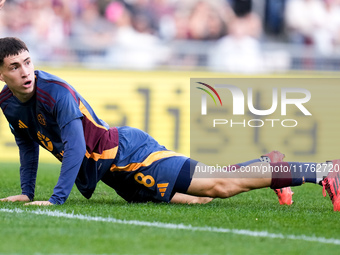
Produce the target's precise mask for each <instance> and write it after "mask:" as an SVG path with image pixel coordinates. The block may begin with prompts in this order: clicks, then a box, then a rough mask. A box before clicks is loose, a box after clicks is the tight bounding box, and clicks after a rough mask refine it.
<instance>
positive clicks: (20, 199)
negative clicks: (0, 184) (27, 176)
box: [0, 195, 30, 202]
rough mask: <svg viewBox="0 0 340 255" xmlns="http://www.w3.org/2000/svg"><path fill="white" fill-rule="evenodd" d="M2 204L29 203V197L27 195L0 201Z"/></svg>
mask: <svg viewBox="0 0 340 255" xmlns="http://www.w3.org/2000/svg"><path fill="white" fill-rule="evenodd" d="M0 201H1V202H28V201H30V199H29V197H28V196H26V195H16V196H10V197H5V198H2V199H0Z"/></svg>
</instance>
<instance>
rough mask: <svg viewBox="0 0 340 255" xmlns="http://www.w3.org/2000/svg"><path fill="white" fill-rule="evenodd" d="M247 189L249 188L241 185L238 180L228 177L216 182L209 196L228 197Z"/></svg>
mask: <svg viewBox="0 0 340 255" xmlns="http://www.w3.org/2000/svg"><path fill="white" fill-rule="evenodd" d="M249 190H250V189H249V188H247V187H244V186H243V185H242V182H241V181H240V180H238V179H229V180H228V181H227V182H217V183H216V184H215V185H214V188H213V189H212V190H211V193H212V194H211V197H214V198H228V197H232V196H234V195H236V194H239V193H242V192H247V191H249Z"/></svg>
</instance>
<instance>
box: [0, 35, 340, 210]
mask: <svg viewBox="0 0 340 255" xmlns="http://www.w3.org/2000/svg"><path fill="white" fill-rule="evenodd" d="M0 80H2V81H4V82H5V83H6V84H7V85H5V87H4V88H3V90H2V91H1V93H0V107H1V109H2V111H3V113H4V115H5V117H6V118H7V120H8V122H9V126H10V129H11V131H12V133H13V134H14V137H15V140H16V143H17V145H18V147H19V152H20V165H21V166H20V181H21V189H22V193H21V194H20V195H16V196H10V197H6V198H3V199H1V201H12V202H14V201H26V202H29V203H26V204H27V205H52V204H63V203H64V202H65V201H66V199H67V198H68V196H69V194H70V192H71V189H72V187H73V185H74V184H76V186H77V188H78V190H79V191H80V192H81V194H82V195H83V196H85V197H86V198H90V197H91V196H92V194H93V192H94V190H95V188H96V185H97V183H98V182H99V181H103V182H104V183H105V184H107V185H108V186H110V187H112V188H113V189H115V191H116V192H117V193H118V195H120V196H121V197H123V198H124V199H125V200H127V201H128V202H146V201H153V202H175V203H194V202H197V203H205V202H209V201H210V200H211V199H212V198H228V197H231V196H234V195H237V194H239V193H242V192H246V191H250V190H252V189H259V188H264V187H271V188H272V189H280V188H284V187H289V186H296V185H301V184H303V183H304V182H313V183H319V182H321V181H322V185H324V187H325V188H326V189H327V191H328V193H329V195H330V197H331V199H332V202H333V204H334V210H340V208H339V201H340V200H339V197H340V196H339V193H338V191H339V189H338V188H339V182H338V175H337V174H335V173H334V172H331V173H330V174H329V175H328V176H327V177H326V178H325V179H324V175H327V173H325V171H323V172H321V173H318V175H317V174H316V171H313V170H312V169H314V170H315V166H318V165H316V164H315V163H295V162H278V163H273V162H263V161H282V159H283V155H282V154H281V153H279V152H272V153H270V154H268V155H267V156H266V157H264V158H263V159H267V160H262V161H261V160H260V159H256V160H252V161H248V162H245V163H243V164H238V165H235V166H231V167H230V168H231V169H230V170H232V169H234V170H235V169H236V170H240V169H241V167H242V166H248V167H255V168H258V170H260V171H258V172H254V173H245V172H240V171H229V172H224V173H221V174H222V176H220V178H199V176H198V175H199V173H198V172H197V171H194V173H193V175H192V173H191V171H190V169H195V170H197V169H198V170H199V169H201V168H204V164H202V163H200V162H197V161H194V160H192V159H190V158H188V157H185V156H183V155H181V154H178V153H175V152H173V151H169V150H167V149H166V148H165V147H164V146H161V145H159V144H158V143H157V141H155V140H154V139H153V138H152V137H151V136H149V135H148V134H146V133H145V132H143V131H141V130H138V129H135V128H131V127H112V128H109V127H108V125H107V124H106V123H105V122H103V121H102V120H100V119H99V118H98V117H97V116H96V114H95V113H94V112H93V110H92V108H91V107H90V105H89V104H88V103H87V102H86V101H85V99H84V98H83V97H82V96H81V95H80V94H79V93H78V92H77V91H76V90H75V89H74V88H73V87H72V86H70V85H69V84H67V83H66V82H65V81H63V80H62V79H60V78H58V77H56V76H53V75H51V74H49V73H46V72H43V71H34V66H33V63H32V61H31V58H30V54H29V51H28V49H27V47H26V45H25V44H24V43H23V42H22V41H21V40H19V39H17V38H12V37H7V38H1V39H0ZM39 145H40V146H42V147H44V148H45V149H47V150H48V151H50V152H51V153H52V154H53V155H54V156H55V157H56V158H58V159H59V160H60V161H62V164H61V170H60V176H59V179H58V182H57V184H56V186H55V187H54V190H53V194H52V196H51V197H50V199H49V200H48V201H34V202H30V201H32V200H33V198H34V191H35V183H36V176H37V168H38V157H39ZM334 163H335V164H334V166H335V167H334V168H338V167H339V161H335V162H334ZM313 166H314V167H313ZM269 167H272V168H275V169H279V171H273V172H272V171H262V170H264V169H268V168H269ZM294 169H295V170H294ZM325 169H326V168H325ZM329 169H333V168H329ZM299 170H301V171H299ZM335 177H336V178H335ZM286 190H288V191H289V190H290V189H286ZM278 194H279V195H282V194H280V193H278ZM289 195H290V198H291V194H289Z"/></svg>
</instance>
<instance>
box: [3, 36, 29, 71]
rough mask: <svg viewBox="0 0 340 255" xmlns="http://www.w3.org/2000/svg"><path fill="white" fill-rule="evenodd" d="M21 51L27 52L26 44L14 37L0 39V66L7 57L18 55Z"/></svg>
mask: <svg viewBox="0 0 340 255" xmlns="http://www.w3.org/2000/svg"><path fill="white" fill-rule="evenodd" d="M22 51H29V50H28V48H27V46H26V44H25V43H24V42H23V41H21V40H20V39H19V38H16V37H4V38H0V66H2V65H3V64H4V59H5V58H7V57H9V56H16V55H19V53H21V52H22Z"/></svg>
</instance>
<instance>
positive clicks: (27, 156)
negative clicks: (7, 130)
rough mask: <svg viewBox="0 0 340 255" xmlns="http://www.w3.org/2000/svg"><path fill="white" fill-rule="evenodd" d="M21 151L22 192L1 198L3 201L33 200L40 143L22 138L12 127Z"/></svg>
mask: <svg viewBox="0 0 340 255" xmlns="http://www.w3.org/2000/svg"><path fill="white" fill-rule="evenodd" d="M12 133H13V134H14V136H15V141H16V143H17V145H18V147H19V153H20V183H21V191H22V192H21V194H20V195H15V196H9V197H6V198H3V199H0V201H2V202H16V201H22V202H27V201H30V200H33V198H34V191H35V183H36V177H37V169H38V161H39V145H38V144H37V143H35V142H34V141H32V140H29V139H25V138H21V137H20V136H19V135H18V134H16V132H15V131H14V130H13V129H12Z"/></svg>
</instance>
